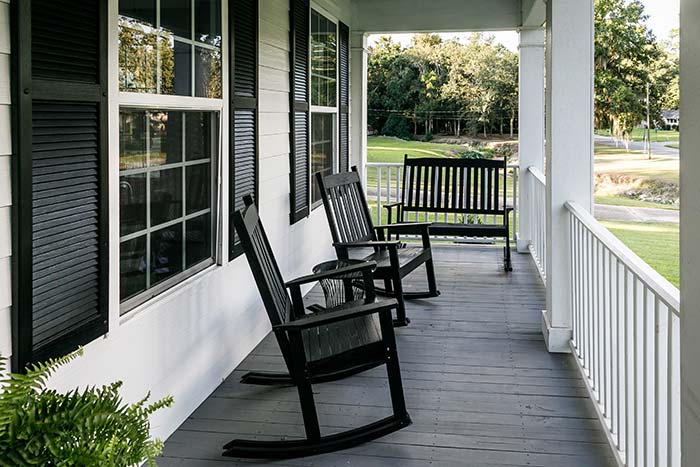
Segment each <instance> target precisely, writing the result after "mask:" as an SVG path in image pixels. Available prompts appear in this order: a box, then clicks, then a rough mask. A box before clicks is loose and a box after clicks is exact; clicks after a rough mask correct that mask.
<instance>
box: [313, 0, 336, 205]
mask: <svg viewBox="0 0 700 467" xmlns="http://www.w3.org/2000/svg"><path fill="white" fill-rule="evenodd" d="M310 10H311V11H310V13H309V47H311V24H310V23H311V16H312V15H313V11H314V10H315V11H316V13H318V14H320V15H322V16H324V17H325V18H326V19H328V20H329V21H331V22H332V23H333V24H335V37H336V47H335V63H336V66H335V107H328V106H322V105H310V106H309V113H310V114H315V113H325V114H333V169H332V170H333V173H338V170H339V169H340V141H339V140H338V133H339V132H338V124H339V123H338V122H339V121H340V117H339V116H340V70H339V66H338V64H339V60H340V50H339V47H338V42H337V39H338V38H339V37H340V19H338V17H337V16H335V15H333V14H332V13H330V12H329V11H328V10H326V9H325V8H323V7H322V6H320V5H319V4H318V3H316V2H311V8H310ZM308 79H309V88H310V87H311V80H312V77H311V53H309V78H308ZM312 99H313V97H312V96H311V95H309V102H311V100H312ZM308 136H309V148H310V147H311V146H313V141H312V140H311V115H310V116H309V135H308ZM309 173H310V174H311V177H312V178H313V177H314V174H313V173H312V172H311V154H309ZM313 186H314V183H313V182H312V183H309V200H313ZM322 204H323V201H322V200H318V201H316V202H312V203H311V206H310V209H311V211H314V210H315V209H316V208H318V207H320V206H321V205H322Z"/></svg>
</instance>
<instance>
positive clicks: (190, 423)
mask: <svg viewBox="0 0 700 467" xmlns="http://www.w3.org/2000/svg"><path fill="white" fill-rule="evenodd" d="M435 250H436V251H435V253H434V254H435V257H436V261H437V264H436V269H437V274H438V285H439V288H440V290H441V292H442V295H441V296H440V297H438V298H436V299H431V300H420V301H413V302H410V303H409V306H408V316H409V317H410V318H411V320H412V322H411V324H410V325H409V327H407V328H400V329H397V340H398V346H399V353H400V360H401V370H402V374H403V382H404V390H405V393H406V400H407V404H408V408H409V413H410V415H411V418H412V419H413V424H412V425H411V426H409V427H408V428H405V429H403V430H401V431H399V432H396V433H393V434H391V435H389V436H386V437H384V438H381V439H379V440H377V441H374V442H371V443H367V444H365V445H362V446H359V447H355V448H353V449H348V450H345V451H341V452H337V453H333V454H325V455H320V456H314V457H308V458H303V459H294V460H289V461H277V462H270V461H252V460H236V459H227V458H223V457H221V447H222V446H223V445H224V444H225V443H226V442H228V441H230V440H231V439H234V438H257V439H275V438H281V437H285V436H286V437H303V433H304V430H303V425H302V420H301V413H300V410H299V403H298V399H297V396H296V390H295V388H269V387H256V386H249V385H243V384H240V383H239V382H238V379H239V377H240V376H241V375H242V374H243V373H244V372H245V371H246V370H251V369H257V370H282V369H283V363H282V359H281V356H280V353H279V349H278V348H277V344H276V342H275V340H274V338H273V336H268V337H267V338H266V339H265V340H264V341H263V342H262V343H261V344H260V345H259V346H258V347H257V348H256V349H255V351H254V352H253V353H252V354H251V355H250V356H248V358H246V359H245V361H244V362H243V363H242V364H241V365H240V366H239V367H238V369H237V370H236V371H235V372H234V373H233V374H231V376H229V377H228V378H227V379H226V381H224V382H223V383H222V384H221V386H220V387H219V388H218V389H217V390H216V391H215V392H214V394H212V395H211V396H210V397H209V398H208V399H207V400H206V401H205V402H204V403H203V404H202V405H201V406H200V407H199V408H198V409H197V411H196V412H194V413H193V414H192V416H191V417H190V418H189V419H188V420H187V421H186V422H185V423H184V424H183V425H182V426H181V427H180V429H179V430H178V431H177V432H176V433H175V434H173V435H172V436H171V437H170V439H168V441H167V442H166V445H165V451H164V454H163V457H162V458H161V459H160V460H159V462H158V464H159V465H160V466H161V467H172V466H192V467H215V466H224V465H250V464H253V465H270V464H282V465H297V466H406V467H413V466H424V465H431V466H453V465H455V466H457V465H460V466H486V465H499V466H500V465H504V466H505V465H508V466H526V465H527V466H567V467H573V466H580V467H596V466H611V465H614V461H613V458H612V452H611V451H610V449H609V448H608V446H607V444H606V443H605V434H604V433H603V431H602V429H601V428H600V426H599V424H598V421H597V420H596V418H595V413H594V409H593V406H592V403H591V401H590V400H589V399H588V397H587V393H586V390H585V387H584V384H583V381H582V380H581V378H580V377H579V375H578V373H577V371H576V369H575V363H574V361H573V360H572V358H571V357H570V356H564V355H550V354H549V353H547V351H546V350H545V347H544V343H543V341H542V335H541V332H540V313H541V310H542V309H543V307H544V289H543V287H542V285H541V282H540V279H539V276H538V275H537V272H536V270H535V268H534V266H533V264H532V262H531V260H530V257H529V256H524V255H518V254H514V257H513V266H514V271H513V272H512V273H511V274H509V275H506V274H505V273H504V272H503V271H502V269H501V249H500V248H496V247H491V246H472V245H469V246H462V245H454V246H440V247H436V248H435ZM413 276H415V277H412V278H411V279H412V280H411V281H410V283H411V285H416V286H417V287H420V288H423V282H424V273H423V271H422V270H419V271H416V273H414V275H413ZM314 293H315V292H312V294H311V295H314ZM385 375H386V373H385V370H384V367H380V368H376V369H374V370H371V371H368V372H365V373H363V374H361V375H358V376H354V377H351V378H348V379H345V380H342V381H339V382H334V383H325V384H320V385H316V386H314V389H315V392H316V402H317V406H318V411H319V417H320V421H321V424H322V430H324V429H325V431H324V432H325V433H329V432H334V431H340V430H341V429H345V428H348V427H350V426H358V425H361V424H364V423H367V422H369V421H372V420H376V419H378V418H380V417H384V416H385V415H389V413H390V409H389V407H390V402H389V396H388V391H387V383H386V378H385Z"/></svg>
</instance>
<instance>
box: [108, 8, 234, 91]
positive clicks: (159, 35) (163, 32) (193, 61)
mask: <svg viewBox="0 0 700 467" xmlns="http://www.w3.org/2000/svg"><path fill="white" fill-rule="evenodd" d="M195 5H196V2H195V0H190V36H191V37H190V38H186V37H182V36H179V35H176V34H175V33H170V32H169V31H168V30H167V29H164V28H163V27H162V23H161V0H156V24H155V25H153V27H148V29H150V31H148V32H146V33H148V34H152V35H154V36H155V37H156V45H157V46H156V93H155V94H156V95H165V96H180V97H197V96H196V92H197V83H196V81H195V73H196V68H197V56H196V50H197V49H196V47H201V48H204V49H208V50H213V51H216V52H219V54H220V57H221V63H220V66H221V72H222V74H221V77H220V79H221V81H222V82H221V83H220V84H221V88H222V95H221V96H219V97H200V98H205V99H222V98H223V68H224V67H223V27H222V26H223V8H221V7H222V6H223V0H221V1H220V2H219V6H220V8H219V15H220V17H219V20H220V23H221V24H219V31H220V32H221V36H219V43H220V45H219V46H218V47H217V46H215V45H212V44H209V43H207V42H203V41H198V40H197V38H196V35H197V32H196V15H197V11H196V7H195ZM122 17H124V18H129V17H128V16H123V15H121V14H119V18H122ZM129 19H136V18H129ZM140 24H141V25H142V26H148V25H147V24H145V23H140ZM119 27H120V28H121V24H120V25H119ZM170 39H172V40H173V49H174V44H175V42H181V43H184V44H187V45H189V47H190V94H189V95H188V96H183V95H181V94H175V93H173V94H163V76H162V66H161V65H162V60H161V57H162V53H161V41H168V42H169V41H170ZM195 46H196V47H195ZM173 53H174V52H173ZM173 60H174V59H173ZM119 67H120V68H121V64H119ZM119 88H120V91H121V92H135V93H138V94H151V93H147V92H140V91H138V90H134V89H131V88H127V89H122V86H121V83H119Z"/></svg>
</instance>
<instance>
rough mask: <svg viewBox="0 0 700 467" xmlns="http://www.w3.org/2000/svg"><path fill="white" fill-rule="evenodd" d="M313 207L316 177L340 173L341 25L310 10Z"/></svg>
mask: <svg viewBox="0 0 700 467" xmlns="http://www.w3.org/2000/svg"><path fill="white" fill-rule="evenodd" d="M310 43H311V55H310V61H311V63H310V67H309V68H310V70H311V71H310V73H311V86H310V88H311V135H310V136H311V139H310V142H311V145H310V146H311V154H310V161H311V162H310V163H311V206H312V208H313V207H317V206H319V205H320V203H321V196H320V193H319V189H318V186H317V184H316V174H317V173H321V174H322V175H329V174H332V173H333V172H334V171H336V170H337V159H338V157H337V154H338V142H337V137H336V135H337V133H338V131H337V128H338V126H337V125H338V22H337V21H336V20H335V19H331V18H330V16H329V15H326V14H325V13H322V12H321V11H319V10H317V9H316V8H314V7H312V9H311V40H310Z"/></svg>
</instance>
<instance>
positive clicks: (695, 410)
mask: <svg viewBox="0 0 700 467" xmlns="http://www.w3.org/2000/svg"><path fill="white" fill-rule="evenodd" d="M698 18H700V3H699V2H697V0H681V31H682V33H681V119H680V126H681V141H682V146H681V147H682V151H681V162H680V163H681V165H680V172H681V326H680V328H681V452H682V454H681V459H682V465H683V467H691V466H696V465H697V463H698V459H700V443H698V440H700V363H699V362H700V287H698V271H700V269H699V268H700V184H698V177H700V93H698V89H700V45H699V44H700V29H698V27H697V19H698Z"/></svg>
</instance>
